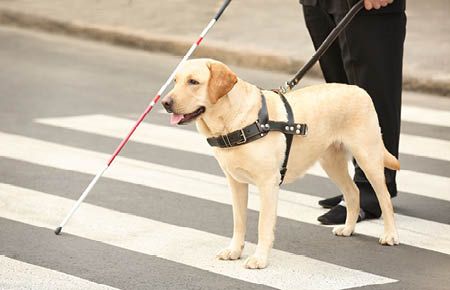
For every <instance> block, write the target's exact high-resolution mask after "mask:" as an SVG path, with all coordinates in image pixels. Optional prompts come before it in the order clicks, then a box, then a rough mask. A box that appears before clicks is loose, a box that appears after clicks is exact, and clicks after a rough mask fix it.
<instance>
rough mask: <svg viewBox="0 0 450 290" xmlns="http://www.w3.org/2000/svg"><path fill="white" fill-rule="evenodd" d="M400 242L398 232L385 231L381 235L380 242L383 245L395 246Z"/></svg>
mask: <svg viewBox="0 0 450 290" xmlns="http://www.w3.org/2000/svg"><path fill="white" fill-rule="evenodd" d="M399 243H400V242H399V239H398V234H397V233H396V232H385V233H384V234H383V235H381V237H380V244H382V245H389V246H395V245H398V244H399Z"/></svg>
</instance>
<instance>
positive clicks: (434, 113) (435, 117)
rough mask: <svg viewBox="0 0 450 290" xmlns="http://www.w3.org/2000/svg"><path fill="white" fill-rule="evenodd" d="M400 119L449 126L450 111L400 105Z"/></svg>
mask: <svg viewBox="0 0 450 290" xmlns="http://www.w3.org/2000/svg"><path fill="white" fill-rule="evenodd" d="M402 120H403V121H408V122H414V123H420V124H426V125H432V126H442V127H450V112H449V111H442V110H436V109H429V108H423V107H416V106H405V105H404V106H402Z"/></svg>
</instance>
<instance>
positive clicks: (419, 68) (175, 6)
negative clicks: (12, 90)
mask: <svg viewBox="0 0 450 290" xmlns="http://www.w3.org/2000/svg"><path fill="white" fill-rule="evenodd" d="M280 3H281V2H280V1H277V0H268V1H258V0H246V1H233V2H232V3H231V5H230V6H229V9H228V10H227V11H226V13H225V14H224V15H223V18H222V19H221V20H220V22H219V23H218V24H217V25H216V27H215V28H214V29H213V30H212V31H211V33H210V34H209V35H208V37H207V40H206V41H205V42H204V43H203V44H202V46H203V48H202V49H200V50H199V55H206V56H213V57H214V58H218V59H222V60H224V61H225V62H227V63H229V64H237V65H240V66H247V67H254V68H262V69H272V70H279V71H283V72H289V73H293V72H295V71H296V70H297V69H299V67H300V66H301V64H302V63H303V62H305V61H306V60H308V59H309V57H310V56H311V55H312V53H313V47H312V44H311V41H310V38H309V35H308V33H307V31H306V28H305V25H304V20H303V16H302V10H301V8H300V5H299V4H298V1H297V0H291V1H283V2H282V4H280ZM220 4H221V1H217V0H197V1H194V2H192V1H186V0H170V1H145V0H108V1H106V0H103V1H101V0H100V1H94V2H93V1H89V0H78V1H73V0H63V1H52V0H42V1H32V0H10V1H0V22H2V23H4V24H16V25H21V26H27V27H34V28H40V29H45V30H49V31H53V32H64V33H68V34H71V35H77V36H84V37H89V38H95V39H100V40H106V41H109V42H115V43H120V44H123V45H129V46H133V47H138V48H144V49H147V50H152V51H164V52H169V53H172V54H177V55H180V54H183V53H184V51H186V47H187V46H188V45H189V44H190V43H192V42H193V41H194V40H195V39H196V37H197V36H198V34H199V33H200V31H201V30H202V29H203V28H204V26H205V25H206V24H207V23H208V21H209V19H210V18H211V17H212V15H214V13H215V11H216V10H217V8H218V6H219V5H220ZM449 12H450V2H449V1H447V0H431V1H418V0H409V1H407V15H408V24H407V36H406V43H405V65H404V82H405V87H406V88H407V89H413V90H422V91H424V90H425V91H429V92H435V93H440V94H446V95H448V94H450V62H449V59H450V57H449V51H450V17H449V16H450V14H449ZM312 73H313V74H315V75H316V76H318V75H320V72H319V71H318V70H317V68H316V69H315V70H313V72H312Z"/></svg>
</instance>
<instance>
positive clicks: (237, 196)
mask: <svg viewBox="0 0 450 290" xmlns="http://www.w3.org/2000/svg"><path fill="white" fill-rule="evenodd" d="M227 179H228V184H229V185H230V188H231V193H232V204H233V237H232V238H231V242H230V245H229V246H228V247H226V248H225V249H222V250H220V251H219V252H218V253H217V254H216V257H217V258H218V259H220V260H236V259H239V258H240V257H241V253H242V250H243V249H244V242H245V231H246V223H247V203H248V184H246V183H240V182H237V181H236V180H235V179H234V178H233V177H231V176H229V175H227Z"/></svg>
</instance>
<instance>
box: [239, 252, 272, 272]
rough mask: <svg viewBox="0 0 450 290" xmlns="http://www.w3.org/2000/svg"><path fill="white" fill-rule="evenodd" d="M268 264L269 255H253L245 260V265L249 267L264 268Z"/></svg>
mask: <svg viewBox="0 0 450 290" xmlns="http://www.w3.org/2000/svg"><path fill="white" fill-rule="evenodd" d="M267 264H268V261H267V257H264V256H258V255H253V256H250V257H248V258H247V260H245V263H244V267H245V268H247V269H264V268H265V267H267Z"/></svg>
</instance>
